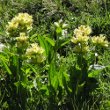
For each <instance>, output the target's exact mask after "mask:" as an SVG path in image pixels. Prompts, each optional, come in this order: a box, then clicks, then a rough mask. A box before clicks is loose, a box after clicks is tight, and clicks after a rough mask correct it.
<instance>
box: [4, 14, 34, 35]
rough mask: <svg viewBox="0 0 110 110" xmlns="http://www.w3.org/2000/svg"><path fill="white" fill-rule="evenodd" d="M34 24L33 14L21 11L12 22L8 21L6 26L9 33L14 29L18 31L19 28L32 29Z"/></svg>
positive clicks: (21, 29)
mask: <svg viewBox="0 0 110 110" xmlns="http://www.w3.org/2000/svg"><path fill="white" fill-rule="evenodd" d="M32 24H33V19H32V16H31V15H29V14H28V13H19V14H18V15H17V16H15V17H14V18H13V19H12V20H11V21H10V22H8V25H7V26H6V28H7V31H8V32H9V33H10V32H12V31H14V30H15V31H16V30H17V29H18V30H20V31H23V30H30V29H32Z"/></svg>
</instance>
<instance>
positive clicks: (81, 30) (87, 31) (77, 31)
mask: <svg viewBox="0 0 110 110" xmlns="http://www.w3.org/2000/svg"><path fill="white" fill-rule="evenodd" d="M91 32H92V30H91V28H90V27H89V26H85V25H81V26H80V27H78V28H77V29H75V30H74V34H75V35H76V36H77V35H79V34H81V35H84V36H87V35H89V34H90V33H91Z"/></svg>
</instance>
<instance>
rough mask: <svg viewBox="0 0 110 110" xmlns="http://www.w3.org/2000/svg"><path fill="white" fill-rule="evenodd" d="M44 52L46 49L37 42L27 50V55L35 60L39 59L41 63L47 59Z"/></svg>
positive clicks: (38, 61)
mask: <svg viewBox="0 0 110 110" xmlns="http://www.w3.org/2000/svg"><path fill="white" fill-rule="evenodd" d="M43 53H44V49H43V48H42V47H39V45H38V44H37V43H33V44H31V46H30V48H28V49H27V50H26V55H27V57H29V58H31V60H32V61H33V60H34V62H36V61H37V63H41V62H43V61H44V60H45V59H46V58H45V56H44V55H43Z"/></svg>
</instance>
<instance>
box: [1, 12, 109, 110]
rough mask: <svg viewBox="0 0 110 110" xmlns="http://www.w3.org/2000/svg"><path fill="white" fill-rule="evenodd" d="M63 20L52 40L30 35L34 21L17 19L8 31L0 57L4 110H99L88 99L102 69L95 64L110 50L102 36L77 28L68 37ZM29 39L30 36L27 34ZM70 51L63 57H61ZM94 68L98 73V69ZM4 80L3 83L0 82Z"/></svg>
mask: <svg viewBox="0 0 110 110" xmlns="http://www.w3.org/2000/svg"><path fill="white" fill-rule="evenodd" d="M67 28H68V25H67V24H66V23H64V22H63V21H62V20H59V21H58V22H55V23H54V29H55V37H54V36H52V35H51V34H45V35H42V34H41V35H40V34H37V33H33V35H32V33H31V32H32V30H33V18H32V16H31V15H29V14H28V13H19V14H18V15H16V16H15V17H14V18H12V20H11V21H10V22H8V25H7V26H6V34H7V37H8V39H9V41H7V42H6V43H5V47H4V49H3V50H2V51H0V67H1V68H0V71H1V72H2V74H5V75H4V76H2V75H0V77H1V79H0V81H1V83H2V87H3V89H1V90H0V92H1V94H3V93H4V95H3V97H2V96H1V95H0V97H2V100H1V103H0V104H1V105H3V104H4V106H2V108H9V109H10V110H12V109H16V108H19V109H21V110H22V109H23V110H26V109H30V110H31V109H39V110H44V109H45V110H56V109H57V110H65V109H69V110H79V109H82V108H83V109H87V108H89V109H95V108H96V109H97V108H100V106H99V102H100V101H101V99H96V97H95V96H93V95H92V93H93V92H94V90H96V89H97V88H99V87H100V86H99V84H98V80H97V77H98V75H99V74H101V71H102V70H103V69H104V68H106V67H105V66H104V65H99V64H98V60H100V59H99V58H100V57H101V56H102V53H104V51H105V49H106V48H108V46H109V42H108V41H107V39H106V37H105V35H99V36H91V33H92V29H91V27H89V26H86V25H81V26H79V27H78V28H76V29H75V30H74V35H73V37H71V35H69V34H68V31H67ZM30 33H31V34H30ZM64 46H65V47H66V48H67V46H69V48H68V49H67V53H66V55H65V56H63V55H62V54H60V53H59V50H60V49H61V48H62V47H64ZM97 66H98V67H99V68H98V69H97ZM2 77H3V78H2Z"/></svg>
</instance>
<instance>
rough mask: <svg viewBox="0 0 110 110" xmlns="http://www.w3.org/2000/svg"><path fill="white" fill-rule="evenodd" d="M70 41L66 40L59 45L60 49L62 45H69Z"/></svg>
mask: <svg viewBox="0 0 110 110" xmlns="http://www.w3.org/2000/svg"><path fill="white" fill-rule="evenodd" d="M70 41H71V39H69V40H66V41H65V42H63V43H62V44H61V47H62V46H64V45H66V44H68V43H70Z"/></svg>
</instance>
